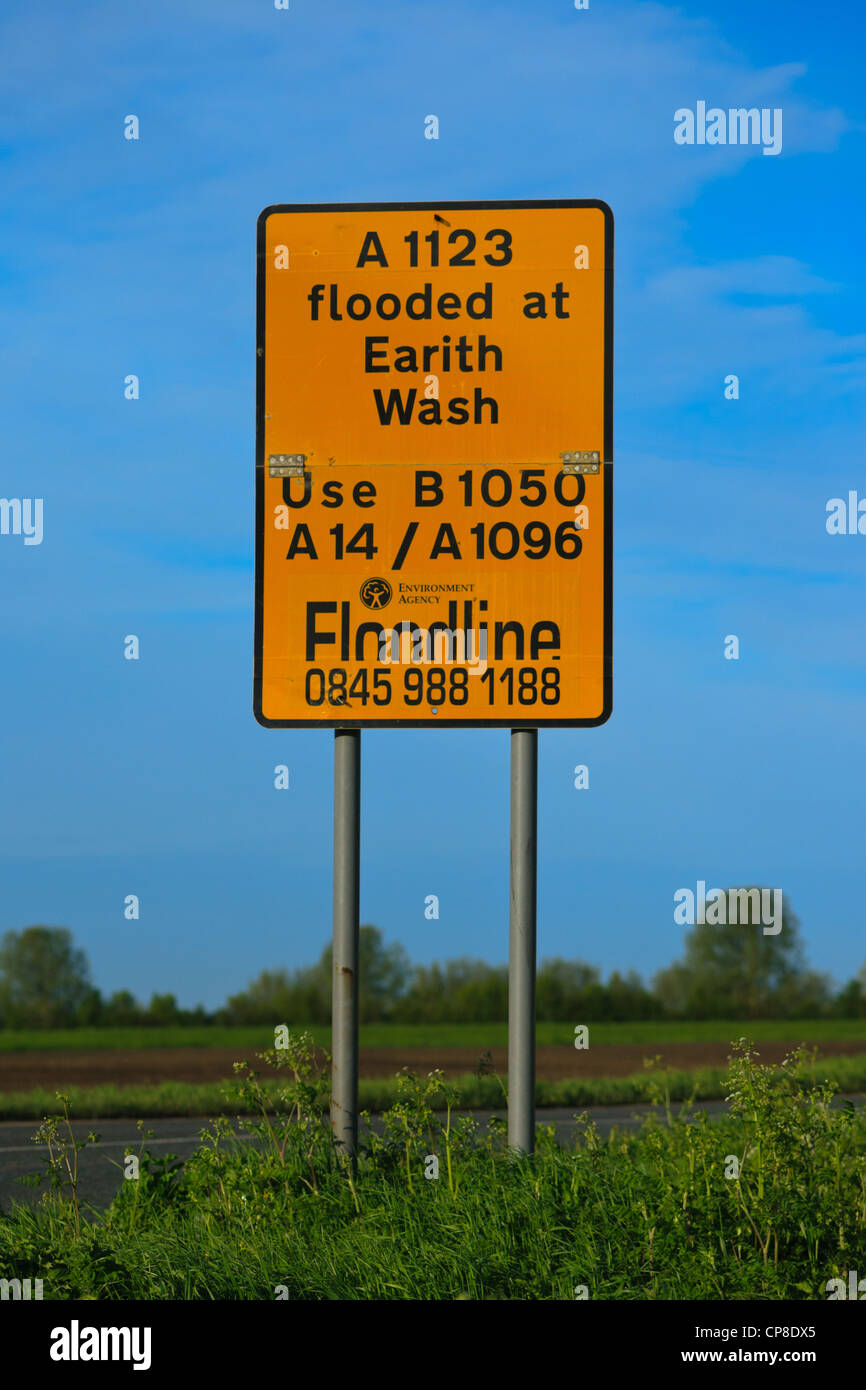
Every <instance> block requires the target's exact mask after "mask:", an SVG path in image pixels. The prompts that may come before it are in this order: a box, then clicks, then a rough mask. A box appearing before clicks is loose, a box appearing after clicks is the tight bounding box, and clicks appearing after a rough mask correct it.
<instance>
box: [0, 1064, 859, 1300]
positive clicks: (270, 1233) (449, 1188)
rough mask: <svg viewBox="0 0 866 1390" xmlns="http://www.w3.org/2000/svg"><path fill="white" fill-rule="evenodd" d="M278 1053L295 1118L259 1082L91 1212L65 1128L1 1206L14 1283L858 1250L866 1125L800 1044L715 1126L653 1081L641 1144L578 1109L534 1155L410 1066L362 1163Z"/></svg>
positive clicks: (656, 1294) (751, 1076)
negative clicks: (676, 1105) (35, 1182)
mask: <svg viewBox="0 0 866 1390" xmlns="http://www.w3.org/2000/svg"><path fill="white" fill-rule="evenodd" d="M271 1060H272V1062H273V1064H274V1065H275V1066H277V1067H278V1070H279V1075H280V1077H281V1082H280V1091H281V1094H280V1097H279V1114H278V1115H277V1116H276V1117H275V1116H274V1114H273V1113H272V1105H273V1100H274V1096H273V1094H272V1092H271V1091H270V1090H266V1089H263V1086H262V1083H261V1080H260V1078H258V1077H257V1076H256V1075H255V1074H253V1073H250V1072H248V1073H247V1074H246V1075H245V1076H244V1078H243V1080H242V1081H241V1082H240V1083H239V1084H238V1089H237V1093H236V1096H235V1109H236V1110H238V1109H240V1110H242V1111H245V1112H246V1113H247V1114H248V1116H249V1118H248V1119H247V1120H245V1121H243V1122H242V1128H243V1129H245V1130H246V1131H248V1132H250V1133H252V1134H254V1135H255V1136H256V1137H257V1139H258V1143H257V1144H255V1145H249V1144H246V1145H241V1144H239V1143H238V1142H237V1132H236V1130H235V1129H234V1127H233V1126H232V1125H231V1124H229V1122H228V1121H226V1120H222V1121H219V1120H218V1121H215V1122H214V1123H213V1124H212V1125H211V1127H210V1129H209V1131H208V1132H207V1133H206V1135H205V1136H204V1137H203V1140H202V1143H201V1146H200V1148H199V1149H198V1150H197V1151H196V1152H195V1153H194V1154H193V1155H192V1157H191V1158H189V1159H188V1160H187V1161H186V1163H185V1164H184V1165H183V1166H182V1167H181V1166H179V1165H178V1164H177V1162H176V1161H175V1160H173V1159H172V1157H171V1156H170V1155H163V1156H161V1157H159V1158H156V1159H151V1157H150V1155H149V1153H148V1151H147V1147H146V1144H147V1138H146V1135H145V1136H143V1138H142V1142H141V1148H140V1150H139V1169H138V1175H137V1177H136V1178H135V1180H134V1181H126V1182H123V1183H122V1184H121V1187H120V1191H119V1193H118V1196H117V1197H116V1198H115V1200H114V1202H113V1203H112V1204H111V1206H110V1207H109V1209H108V1210H107V1211H106V1212H104V1213H96V1214H92V1215H94V1217H95V1219H92V1220H87V1221H86V1220H82V1219H81V1218H82V1215H83V1214H84V1215H86V1213H82V1211H81V1209H80V1204H79V1200H78V1194H77V1181H76V1177H75V1173H76V1169H75V1166H74V1160H75V1158H76V1157H77V1154H76V1152H75V1150H76V1147H80V1144H81V1143H83V1142H85V1141H79V1145H78V1146H76V1145H75V1143H74V1141H73V1140H72V1136H71V1133H70V1132H69V1131H68V1129H67V1128H66V1127H65V1123H64V1120H63V1118H62V1117H61V1118H60V1119H59V1120H52V1121H49V1122H48V1125H47V1126H43V1127H42V1134H43V1137H45V1138H47V1139H49V1140H50V1141H51V1143H52V1149H51V1161H50V1163H49V1164H48V1172H47V1176H48V1178H49V1179H50V1181H51V1187H50V1190H49V1192H48V1193H47V1194H46V1197H47V1200H46V1201H45V1202H43V1203H41V1204H39V1205H38V1206H36V1207H34V1208H32V1209H28V1208H23V1207H21V1206H16V1207H15V1208H14V1209H13V1211H12V1212H11V1213H9V1214H5V1215H0V1269H2V1270H3V1271H4V1277H6V1278H19V1279H26V1278H40V1279H42V1280H43V1281H44V1297H45V1298H46V1299H70V1298H71V1299H79V1298H90V1299H107V1300H114V1299H124V1300H126V1299H144V1300H148V1299H161V1300H163V1299H274V1298H288V1299H293V1300H308V1301H309V1300H323V1301H327V1300H342V1299H353V1300H357V1299H361V1300H363V1299H377V1300H421V1301H440V1300H452V1299H481V1300H489V1299H541V1300H559V1299H565V1300H568V1301H572V1300H574V1299H575V1298H592V1299H617V1300H629V1299H677V1300H679V1299H725V1300H729V1299H744V1298H760V1299H800V1300H808V1299H816V1298H817V1299H826V1297H827V1292H826V1284H827V1281H828V1280H829V1279H831V1278H842V1279H845V1278H847V1273H848V1271H849V1269H854V1268H857V1267H858V1261H860V1263H861V1264H862V1257H863V1228H864V1224H866V1185H864V1177H866V1118H864V1116H863V1114H862V1112H857V1111H856V1110H855V1109H854V1108H852V1107H842V1108H841V1109H832V1108H831V1106H830V1100H831V1093H832V1088H831V1087H818V1088H816V1087H815V1086H814V1085H813V1084H812V1081H811V1079H810V1075H809V1069H808V1066H806V1067H805V1068H804V1059H803V1057H802V1056H801V1057H800V1058H799V1059H798V1058H796V1057H795V1058H791V1059H789V1061H788V1063H787V1064H786V1066H785V1067H784V1068H783V1069H782V1070H781V1071H778V1072H775V1073H772V1072H771V1071H770V1069H769V1068H765V1067H762V1066H760V1064H759V1063H758V1062H757V1061H756V1059H755V1057H754V1055H753V1054H752V1052H751V1051H750V1050H749V1049H748V1046H747V1045H746V1044H744V1045H743V1049H742V1053H741V1055H740V1056H739V1057H738V1058H737V1059H735V1060H734V1061H733V1062H732V1063H731V1068H730V1073H729V1075H728V1077H727V1079H726V1085H725V1089H726V1091H727V1094H728V1096H729V1097H730V1100H729V1118H728V1119H727V1120H726V1121H725V1122H723V1123H722V1124H713V1123H711V1122H709V1121H708V1120H707V1118H706V1116H705V1115H701V1114H697V1115H695V1116H693V1118H692V1122H691V1123H684V1122H683V1120H684V1118H685V1116H679V1117H678V1116H675V1115H673V1114H672V1113H671V1111H670V1108H669V1107H668V1106H666V1105H664V1100H665V1097H664V1094H663V1092H664V1088H663V1084H662V1083H661V1082H658V1083H657V1088H656V1093H655V1096H654V1099H655V1101H656V1103H657V1106H658V1114H657V1115H654V1116H652V1117H651V1118H650V1119H649V1120H648V1121H647V1122H646V1123H645V1124H644V1126H643V1128H642V1130H641V1131H640V1132H639V1133H638V1134H631V1135H628V1134H621V1133H620V1134H614V1135H612V1136H611V1137H610V1138H609V1139H607V1140H602V1139H601V1138H600V1136H599V1135H598V1133H597V1131H596V1130H595V1128H594V1126H593V1125H592V1124H590V1123H588V1122H585V1124H584V1126H583V1132H582V1134H581V1136H580V1139H579V1141H578V1142H577V1143H576V1144H575V1146H574V1147H573V1148H570V1149H564V1148H561V1147H559V1146H558V1145H557V1144H556V1142H555V1140H554V1138H553V1132H552V1129H551V1130H550V1131H546V1132H542V1133H541V1135H540V1139H539V1146H538V1152H537V1153H536V1155H535V1156H534V1157H533V1158H531V1159H527V1158H525V1157H517V1158H515V1157H514V1156H513V1155H508V1154H507V1153H506V1151H505V1139H504V1134H503V1129H502V1125H501V1123H500V1124H493V1125H492V1126H491V1127H490V1129H489V1130H480V1129H479V1128H478V1127H477V1126H476V1125H475V1123H474V1122H473V1120H472V1119H471V1117H468V1116H463V1117H458V1118H455V1114H454V1106H455V1104H456V1103H457V1097H456V1095H455V1092H454V1088H453V1087H451V1086H450V1085H448V1084H446V1083H444V1082H443V1081H442V1078H441V1075H438V1076H437V1075H431V1076H430V1077H428V1078H427V1079H426V1080H424V1081H418V1080H417V1079H416V1078H412V1077H404V1078H403V1080H402V1082H401V1091H400V1096H399V1099H398V1101H397V1102H396V1104H395V1105H394V1106H393V1107H392V1108H391V1109H390V1110H389V1111H388V1112H387V1113H386V1115H385V1116H384V1122H385V1123H384V1133H382V1134H380V1135H371V1136H369V1138H368V1139H367V1140H366V1142H365V1145H364V1146H363V1148H362V1151H361V1153H360V1154H359V1158H358V1163H357V1168H356V1169H355V1170H353V1169H352V1168H351V1167H349V1166H347V1165H346V1163H345V1162H344V1161H343V1160H342V1159H341V1158H340V1156H339V1155H338V1154H337V1153H335V1151H334V1149H333V1146H332V1144H331V1142H330V1137H329V1134H328V1130H327V1127H326V1126H325V1125H323V1124H322V1122H321V1117H320V1105H321V1101H322V1082H321V1080H320V1079H319V1078H317V1077H316V1076H315V1075H314V1074H313V1072H312V1067H311V1061H312V1052H311V1048H310V1044H309V1039H304V1038H301V1039H294V1040H292V1042H291V1044H290V1047H289V1049H288V1050H287V1051H286V1052H285V1053H281V1054H279V1055H276V1054H272V1058H271ZM488 1079H489V1078H488ZM442 1109H444V1110H445V1113H446V1118H444V1119H442V1118H439V1115H438V1112H439V1111H441V1110H442ZM732 1156H733V1157H732ZM734 1157H735V1158H736V1162H734V1161H733V1158H734ZM735 1170H736V1171H735Z"/></svg>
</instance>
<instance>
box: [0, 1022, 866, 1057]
mask: <svg viewBox="0 0 866 1390" xmlns="http://www.w3.org/2000/svg"><path fill="white" fill-rule="evenodd" d="M576 1021H578V1022H579V1020H576ZM744 1027H747V1028H748V1031H749V1036H750V1037H751V1038H753V1039H754V1040H755V1042H758V1043H760V1042H796V1041H800V1040H802V1041H803V1042H818V1043H820V1042H826V1041H828V1040H836V1041H846V1040H848V1039H852V1040H857V1041H863V1042H866V1019H862V1018H860V1019H857V1018H840V1019H828V1018H818V1019H796V1020H794V1021H788V1022H785V1021H779V1020H777V1019H770V1020H763V1021H761V1020H759V1021H756V1022H750V1023H748V1024H744V1023H743V1022H742V1020H740V1021H737V1020H731V1019H721V1020H719V1019H710V1020H706V1019H705V1020H702V1021H699V1022H693V1023H690V1022H682V1021H670V1022H658V1023H591V1024H590V1025H589V1028H590V1037H591V1040H592V1045H593V1047H597V1046H600V1045H604V1044H607V1043H645V1044H647V1045H648V1046H652V1045H653V1044H656V1043H659V1044H661V1043H690V1042H725V1043H726V1042H728V1041H729V1039H731V1038H732V1037H736V1036H738V1035H739V1034H740V1033H741V1032H742V1031H743V1028H744ZM308 1031H309V1032H310V1034H311V1035H312V1036H313V1038H314V1040H315V1042H316V1044H317V1045H318V1046H319V1047H323V1048H329V1047H330V1045H331V1030H330V1028H326V1027H320V1026H319V1025H312V1026H310V1027H309V1029H308ZM537 1035H538V1042H539V1043H542V1044H554V1045H562V1046H564V1047H571V1046H573V1044H574V1024H571V1023H539V1024H538V1025H537ZM360 1036H361V1046H362V1047H477V1048H478V1050H479V1052H482V1051H485V1050H486V1049H487V1048H490V1047H505V1046H506V1045H507V1042H508V1031H507V1027H506V1024H505V1023H368V1024H364V1025H363V1026H362V1028H361V1030H360ZM273 1045H274V1035H273V1030H268V1029H267V1028H261V1027H243V1028H240V1027H238V1028H204V1027H190V1028H177V1027H164V1028H65V1029H64V1028H57V1029H24V1030H20V1031H12V1030H9V1029H0V1053H3V1052H49V1051H63V1052H69V1051H75V1050H81V1051H90V1050H93V1049H108V1050H111V1049H114V1048H150V1047H171V1048H175V1047H228V1048H234V1049H236V1050H237V1051H238V1052H244V1051H248V1050H251V1049H252V1048H267V1047H273Z"/></svg>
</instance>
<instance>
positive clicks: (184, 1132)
mask: <svg viewBox="0 0 866 1390" xmlns="http://www.w3.org/2000/svg"><path fill="white" fill-rule="evenodd" d="M652 1108H653V1107H652V1106H650V1105H607V1106H599V1107H598V1108H596V1109H593V1110H590V1111H589V1112H588V1113H589V1114H590V1115H591V1116H592V1118H593V1119H594V1120H595V1122H596V1124H597V1126H598V1129H599V1132H600V1133H601V1134H609V1133H610V1131H611V1130H612V1129H613V1128H614V1127H615V1126H617V1125H618V1126H620V1127H631V1126H634V1125H637V1124H639V1123H640V1121H641V1119H642V1118H643V1116H644V1115H646V1114H648V1113H649V1112H650V1111H651V1110H652ZM700 1108H701V1109H703V1110H706V1111H707V1113H708V1114H710V1115H720V1114H722V1113H723V1112H724V1109H725V1104H724V1101H720V1100H717V1101H705V1102H704V1103H703V1104H702V1105H701V1107H700ZM502 1113H503V1112H501V1111H492V1110H483V1111H482V1110H476V1111H474V1112H473V1114H474V1115H475V1116H476V1118H477V1119H478V1120H479V1122H482V1123H486V1122H487V1120H489V1119H490V1117H491V1115H493V1114H502ZM536 1118H537V1123H538V1124H544V1125H549V1124H553V1125H555V1126H556V1137H557V1139H558V1140H559V1142H560V1143H561V1144H570V1143H573V1142H574V1139H575V1136H576V1131H577V1122H576V1120H575V1111H574V1110H573V1109H572V1110H539V1111H538V1112H537V1116H536ZM207 1124H208V1121H207V1120H204V1119H200V1118H191V1119H170V1120H147V1121H145V1129H150V1130H153V1133H154V1136H155V1137H154V1138H153V1139H149V1140H148V1141H147V1145H146V1147H147V1148H149V1149H150V1151H151V1153H152V1154H153V1155H154V1156H156V1155H158V1154H175V1155H177V1157H178V1158H188V1157H189V1155H190V1154H191V1153H192V1152H193V1150H194V1149H196V1148H197V1147H198V1144H199V1135H200V1133H201V1130H202V1129H204V1128H205V1127H206V1126H207ZM374 1125H375V1116H374ZM36 1128H37V1125H36V1122H35V1121H34V1120H23V1121H21V1120H15V1121H10V1120H6V1121H3V1122H0V1210H2V1211H6V1212H8V1210H9V1207H10V1204H11V1202H12V1201H17V1202H21V1203H24V1204H28V1205H32V1204H33V1203H35V1202H38V1201H39V1198H40V1195H41V1193H42V1192H44V1191H45V1188H46V1185H45V1184H44V1183H43V1184H42V1186H41V1187H39V1188H31V1187H25V1186H23V1185H22V1184H21V1183H20V1182H19V1181H18V1179H19V1178H21V1177H22V1176H23V1175H24V1174H26V1173H38V1172H41V1171H44V1164H43V1163H41V1162H40V1155H44V1154H45V1152H46V1151H45V1149H44V1148H42V1147H40V1146H38V1145H36V1144H34V1143H33V1142H32V1139H31V1135H33V1134H34V1133H35V1131H36ZM89 1130H94V1131H95V1132H96V1133H97V1134H98V1135H99V1136H100V1141H99V1143H98V1144H89V1145H88V1146H87V1148H86V1149H84V1150H83V1151H82V1152H81V1154H80V1155H79V1196H80V1199H81V1201H82V1202H84V1203H90V1204H91V1205H92V1206H95V1207H102V1206H105V1205H107V1204H108V1203H109V1202H110V1201H111V1199H112V1197H113V1196H114V1194H115V1192H116V1191H117V1189H118V1187H119V1186H120V1184H121V1182H123V1176H122V1168H123V1153H124V1149H126V1148H131V1149H132V1150H133V1151H134V1152H137V1151H138V1149H139V1146H140V1143H141V1137H140V1134H139V1130H138V1127H137V1124H136V1121H135V1120H88V1121H85V1122H83V1123H80V1124H74V1125H73V1131H74V1133H75V1136H76V1138H84V1137H85V1136H86V1135H87V1133H88V1131H89ZM247 1142H250V1141H249V1140H247Z"/></svg>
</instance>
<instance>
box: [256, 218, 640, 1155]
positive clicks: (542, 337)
mask: <svg viewBox="0 0 866 1390" xmlns="http://www.w3.org/2000/svg"><path fill="white" fill-rule="evenodd" d="M612 341H613V218H612V215H611V212H610V209H609V208H608V207H607V206H606V204H604V203H601V202H598V201H587V200H559V201H554V202H537V201H533V202H526V201H519V202H508V203H463V202H455V203H449V204H440V203H424V204H419V203H400V204H394V203H388V204H379V203H365V204H347V205H333V204H332V205H324V206H323V205H287V206H283V205H280V206H275V207H270V208H267V209H266V210H265V211H264V212H263V213H262V214H261V216H260V218H259V227H258V328H257V365H258V371H257V431H256V434H257V441H256V623H255V628H256V634H255V681H254V709H255V714H256V718H257V719H258V720H259V722H260V723H262V724H265V725H267V726H268V727H271V728H273V727H277V728H300V727H315V726H318V727H323V728H333V729H334V730H335V731H336V732H335V848H334V1015H333V1028H334V1032H333V1044H332V1050H333V1058H334V1082H333V1095H332V1124H333V1126H334V1131H335V1136H336V1138H337V1141H338V1143H339V1144H340V1145H341V1147H343V1148H344V1149H345V1150H347V1151H349V1152H354V1150H355V1147H356V1143H357V1068H358V1054H357V1037H358V1031H357V989H358V978H357V971H358V945H357V943H358V920H359V917H358V912H359V871H360V864H359V822H360V730H361V729H363V728H372V727H378V728H405V727H421V728H430V727H436V726H439V727H442V726H446V727H452V728H480V727H483V728H489V727H499V728H510V729H511V730H512V780H511V791H512V818H511V936H510V963H509V1142H510V1143H512V1145H513V1147H515V1148H519V1149H521V1150H523V1151H525V1152H529V1151H531V1149H532V1144H533V1131H534V1062H535V1018H534V1014H535V955H536V939H535V938H536V930H535V903H536V821H537V730H538V729H539V728H555V727H586V726H591V725H596V724H601V723H603V722H604V721H605V720H606V719H607V718H608V717H609V715H610V712H611V705H612V685H613V679H612V533H613V516H612V504H613V476H612V473H613V465H612V413H613V412H612Z"/></svg>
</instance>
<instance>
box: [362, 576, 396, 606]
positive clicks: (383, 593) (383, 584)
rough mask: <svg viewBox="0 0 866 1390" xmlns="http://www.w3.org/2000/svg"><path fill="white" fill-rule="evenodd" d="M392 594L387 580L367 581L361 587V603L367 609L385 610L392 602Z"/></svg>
mask: <svg viewBox="0 0 866 1390" xmlns="http://www.w3.org/2000/svg"><path fill="white" fill-rule="evenodd" d="M392 592H393V591H392V589H391V585H390V584H389V583H388V581H387V579H365V580H364V583H363V584H362V585H361V602H362V603H363V605H364V607H365V608H384V607H385V605H386V603H390V602H391V595H392Z"/></svg>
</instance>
